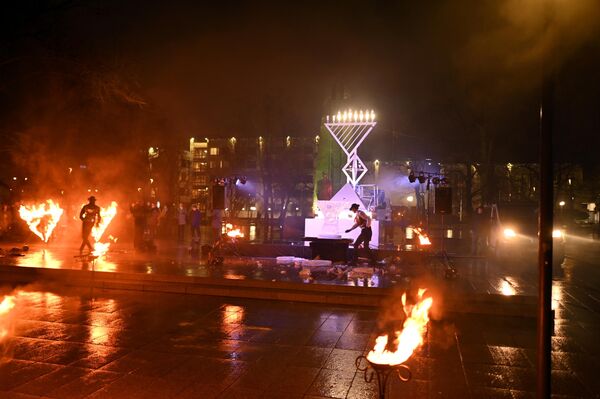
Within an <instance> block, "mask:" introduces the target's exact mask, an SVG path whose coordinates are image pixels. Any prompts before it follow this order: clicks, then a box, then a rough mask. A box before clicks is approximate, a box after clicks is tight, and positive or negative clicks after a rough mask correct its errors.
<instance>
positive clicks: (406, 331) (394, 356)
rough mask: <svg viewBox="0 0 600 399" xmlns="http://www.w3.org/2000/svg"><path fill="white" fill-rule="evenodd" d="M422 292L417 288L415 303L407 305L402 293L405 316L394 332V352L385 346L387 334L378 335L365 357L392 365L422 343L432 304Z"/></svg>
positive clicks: (373, 361) (398, 362)
mask: <svg viewBox="0 0 600 399" xmlns="http://www.w3.org/2000/svg"><path fill="white" fill-rule="evenodd" d="M424 294H425V290H424V289H419V293H418V295H417V303H416V304H415V305H407V304H406V293H404V294H402V306H403V308H404V313H406V316H407V318H406V320H405V321H404V325H403V328H402V331H396V333H395V339H394V342H393V344H394V346H395V347H396V350H395V351H394V352H391V351H390V350H388V349H387V348H386V347H387V345H388V336H387V335H380V336H379V337H377V338H376V339H375V347H374V348H373V350H372V351H370V352H369V354H368V355H367V359H368V360H369V361H370V362H371V363H376V364H388V365H392V366H395V365H398V364H401V363H404V362H405V361H406V360H408V358H409V357H411V356H412V354H413V353H414V351H415V350H416V349H417V348H418V347H419V346H421V345H422V344H423V334H424V333H425V328H426V327H427V323H428V322H429V309H430V308H431V305H432V304H433V299H432V298H423V295H424Z"/></svg>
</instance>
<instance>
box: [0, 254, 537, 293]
mask: <svg viewBox="0 0 600 399" xmlns="http://www.w3.org/2000/svg"><path fill="white" fill-rule="evenodd" d="M74 253H77V251H76V250H74V249H73V248H64V247H51V246H50V247H48V248H45V249H42V248H32V249H31V250H30V251H28V252H26V253H24V255H25V256H21V257H0V264H6V265H18V266H28V267H42V268H63V269H72V270H95V271H100V272H127V273H144V274H163V275H182V276H188V277H210V278H222V279H230V280H258V281H277V282H292V283H302V284H328V285H347V286H356V287H371V288H390V287H403V288H404V287H405V285H406V279H407V277H410V276H415V275H424V274H428V275H431V276H436V277H437V278H439V280H442V281H444V280H445V279H444V276H443V272H444V267H443V266H441V267H440V264H438V263H436V262H437V260H436V259H435V258H429V257H428V256H424V257H423V258H422V259H421V261H420V263H418V264H410V263H409V262H401V263H400V264H398V265H395V264H394V265H388V266H386V267H385V268H384V270H380V269H378V268H375V269H373V268H368V267H362V268H358V269H357V268H352V267H348V266H346V265H334V266H336V267H323V268H319V267H316V268H315V267H311V268H310V269H309V268H303V267H301V266H300V265H299V264H289V265H278V264H277V263H276V262H275V259H274V258H250V257H227V258H226V259H225V263H224V264H223V265H221V266H209V265H207V264H206V262H205V260H203V259H201V258H198V257H194V256H192V255H191V254H190V253H189V251H188V250H187V248H183V247H168V246H165V247H164V248H161V249H160V250H159V252H158V253H156V254H139V253H135V252H133V251H126V250H119V251H113V252H109V253H108V254H107V255H106V256H105V257H101V258H99V259H97V260H95V261H93V262H84V261H82V259H81V258H79V257H74V256H73V254H74ZM84 260H85V259H84ZM453 263H454V265H455V267H456V269H457V271H458V273H459V276H460V278H458V279H455V280H454V281H452V282H451V285H452V290H453V291H460V292H465V293H483V294H499V295H508V296H512V295H530V296H531V295H537V288H536V287H537V279H536V271H537V268H536V267H535V264H524V263H523V262H518V261H506V260H495V259H483V258H462V257H458V258H454V259H453Z"/></svg>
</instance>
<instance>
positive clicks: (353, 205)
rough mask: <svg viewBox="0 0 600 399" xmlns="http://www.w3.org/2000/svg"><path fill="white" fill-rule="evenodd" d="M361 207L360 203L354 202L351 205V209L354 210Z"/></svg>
mask: <svg viewBox="0 0 600 399" xmlns="http://www.w3.org/2000/svg"><path fill="white" fill-rule="evenodd" d="M359 207H360V205H358V204H352V205H351V206H350V210H351V211H353V210H355V209H358V208H359Z"/></svg>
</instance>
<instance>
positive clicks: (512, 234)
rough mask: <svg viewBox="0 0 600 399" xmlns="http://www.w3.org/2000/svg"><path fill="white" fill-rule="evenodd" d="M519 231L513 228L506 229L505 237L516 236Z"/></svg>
mask: <svg viewBox="0 0 600 399" xmlns="http://www.w3.org/2000/svg"><path fill="white" fill-rule="evenodd" d="M516 236H517V233H515V231H514V230H513V229H504V238H513V237H516Z"/></svg>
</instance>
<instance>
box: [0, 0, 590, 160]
mask: <svg viewBox="0 0 600 399" xmlns="http://www.w3.org/2000/svg"><path fill="white" fill-rule="evenodd" d="M18 4H19V5H18V9H16V8H15V9H13V10H12V11H10V12H5V13H4V12H3V16H2V18H3V20H2V21H1V22H2V37H3V40H2V47H1V48H2V58H1V59H0V68H2V71H1V73H0V76H1V77H0V106H1V108H2V110H1V111H0V118H1V119H0V127H1V129H2V131H1V134H2V137H3V138H4V142H5V143H16V144H14V145H16V146H18V147H19V146H20V147H19V148H22V147H23V144H22V143H23V141H24V139H23V136H25V137H29V139H30V140H31V137H33V138H34V139H35V140H37V141H39V142H40V144H39V146H38V149H39V151H48V150H47V148H48V146H51V147H52V146H57V143H58V142H59V141H60V146H58V147H59V148H54V147H52V148H53V149H52V152H56V153H58V154H61V155H62V156H64V157H74V158H77V159H83V158H86V157H88V156H92V155H93V154H95V153H96V154H97V153H98V152H103V153H106V152H108V153H111V154H112V153H122V152H123V148H124V145H123V144H124V143H126V144H129V145H131V146H136V147H139V148H142V147H145V146H147V145H148V144H153V143H156V144H159V145H167V143H168V142H169V141H171V142H172V143H173V142H176V143H178V145H180V146H183V145H184V143H185V141H184V139H186V138H189V137H190V136H192V135H195V136H198V137H203V136H232V135H237V136H258V135H268V134H273V135H282V136H285V135H306V136H308V135H314V134H315V133H317V132H318V131H319V122H320V118H321V116H322V115H324V114H325V113H327V112H328V111H329V109H328V104H329V103H328V98H329V97H330V96H331V92H332V88H333V86H334V85H340V86H343V87H344V88H345V90H346V92H347V93H348V94H349V95H350V100H349V101H348V102H347V104H348V106H352V107H353V108H360V107H364V106H366V107H369V108H373V109H374V110H375V111H376V113H377V115H378V119H379V121H380V122H379V126H378V128H377V130H375V132H374V134H373V136H372V137H371V138H370V140H369V146H370V148H371V152H372V154H373V155H374V156H377V155H378V154H383V156H382V157H381V158H386V157H387V158H392V157H393V156H396V155H397V156H410V157H413V158H418V157H426V156H432V157H440V158H445V159H450V158H454V159H457V158H461V157H465V156H469V154H471V156H474V157H477V152H478V149H479V144H478V138H479V137H481V135H482V134H485V135H487V137H493V138H494V146H495V149H496V150H495V156H496V157H497V159H499V160H508V159H510V160H514V161H519V160H520V159H522V160H526V159H533V158H534V157H535V154H536V149H535V143H536V140H537V103H538V98H539V87H540V77H541V74H542V67H543V66H544V65H554V66H556V67H557V68H558V70H559V72H558V74H557V79H556V82H557V100H556V107H557V113H556V123H555V126H556V131H557V137H558V139H557V141H558V142H559V143H558V147H559V148H560V156H562V157H564V158H565V159H584V160H594V159H595V158H596V157H595V154H594V151H595V149H596V148H598V145H599V144H600V139H599V137H600V134H599V133H600V79H598V78H599V76H598V71H599V70H600V56H599V54H600V39H599V34H598V32H599V31H598V26H597V25H598V21H600V16H599V15H600V13H599V11H598V5H597V2H596V1H595V0H574V1H572V2H566V1H559V0H550V4H552V5H553V7H554V8H553V9H552V10H551V12H550V14H549V15H550V16H549V18H548V19H547V21H549V22H548V25H544V20H545V19H544V18H543V15H544V10H545V9H544V8H543V4H547V3H544V2H542V1H541V0H528V1H525V0H523V1H520V0H519V1H517V0H504V1H495V0H489V1H481V0H473V1H452V0H440V1H431V2H415V1H374V2H364V1H360V2H359V1H347V2H333V1H332V2H323V1H321V2H311V1H308V2H301V4H299V3H292V2H265V1H262V2H242V1H229V2H210V3H209V2H199V1H187V2H175V1H171V2H163V1H154V2H152V1H128V2H125V1H117V0H114V1H58V0H55V1H46V2H44V1H42V2H40V1H36V2H33V1H23V2H18ZM549 44H551V46H550V45H549ZM549 49H550V50H551V51H549ZM548 55H550V58H546V60H548V59H549V60H551V61H549V62H548V61H546V62H543V60H544V57H547V56H548ZM174 140H178V141H174ZM25 141H26V140H25ZM389 143H393V145H390V144H389Z"/></svg>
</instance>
